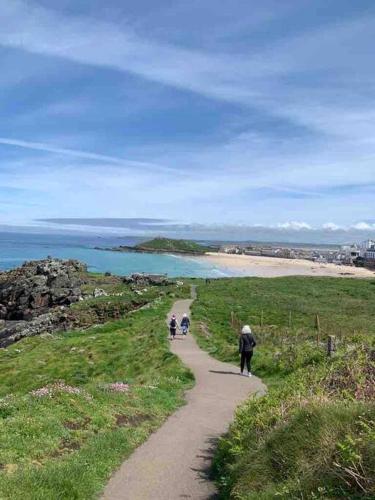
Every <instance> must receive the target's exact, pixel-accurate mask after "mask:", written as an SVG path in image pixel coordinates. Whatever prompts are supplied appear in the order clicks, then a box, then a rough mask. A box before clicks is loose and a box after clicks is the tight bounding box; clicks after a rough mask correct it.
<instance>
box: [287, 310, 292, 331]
mask: <svg viewBox="0 0 375 500" xmlns="http://www.w3.org/2000/svg"><path fill="white" fill-rule="evenodd" d="M288 325H289V328H292V311H291V310H290V311H289V322H288Z"/></svg>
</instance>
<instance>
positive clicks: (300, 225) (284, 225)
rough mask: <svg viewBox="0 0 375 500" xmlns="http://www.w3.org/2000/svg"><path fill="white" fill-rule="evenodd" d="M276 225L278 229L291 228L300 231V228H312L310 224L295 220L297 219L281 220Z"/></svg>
mask: <svg viewBox="0 0 375 500" xmlns="http://www.w3.org/2000/svg"><path fill="white" fill-rule="evenodd" d="M276 227H277V228H279V229H292V230H293V231H300V230H301V229H312V227H311V226H310V224H307V223H306V222H297V221H291V222H282V223H279V224H277V226H276Z"/></svg>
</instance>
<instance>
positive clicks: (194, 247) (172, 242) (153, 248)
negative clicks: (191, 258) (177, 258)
mask: <svg viewBox="0 0 375 500" xmlns="http://www.w3.org/2000/svg"><path fill="white" fill-rule="evenodd" d="M97 250H109V251H111V252H137V253H173V254H183V255H195V256H197V255H204V254H206V253H208V252H217V251H218V247H215V246H207V245H202V244H200V243H197V242H196V241H191V240H183V239H180V240H177V239H172V238H161V237H158V238H153V239H152V240H149V241H145V242H142V243H139V244H138V245H134V246H126V245H120V246H118V247H113V248H97Z"/></svg>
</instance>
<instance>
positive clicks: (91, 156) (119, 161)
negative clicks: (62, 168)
mask: <svg viewBox="0 0 375 500" xmlns="http://www.w3.org/2000/svg"><path fill="white" fill-rule="evenodd" d="M0 144H4V145H5V146H15V147H19V148H25V149H33V150H36V151H44V152H46V153H54V154H57V155H65V156H73V157H75V158H83V159H85V160H95V161H98V162H104V163H114V164H116V165H123V166H129V167H140V168H145V169H151V170H153V171H155V170H159V171H163V172H172V173H175V174H178V173H179V172H176V171H174V170H173V169H171V168H168V167H164V166H162V165H157V164H156V163H148V162H141V161H134V160H128V159H125V158H117V157H115V156H108V155H102V154H97V153H90V152H88V151H77V150H75V149H67V148H59V147H56V146H51V145H49V144H43V143H40V142H29V141H22V140H19V139H10V138H7V137H0Z"/></svg>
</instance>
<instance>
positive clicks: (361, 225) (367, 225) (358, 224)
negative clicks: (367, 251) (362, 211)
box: [351, 222, 375, 231]
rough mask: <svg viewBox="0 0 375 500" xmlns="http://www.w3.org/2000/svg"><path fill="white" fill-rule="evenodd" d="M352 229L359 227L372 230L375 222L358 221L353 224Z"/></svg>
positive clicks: (374, 227) (359, 228)
mask: <svg viewBox="0 0 375 500" xmlns="http://www.w3.org/2000/svg"><path fill="white" fill-rule="evenodd" d="M351 228H352V229H357V230H359V231H366V230H371V229H375V224H369V223H368V222H357V223H356V224H354V225H353V226H351Z"/></svg>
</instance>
